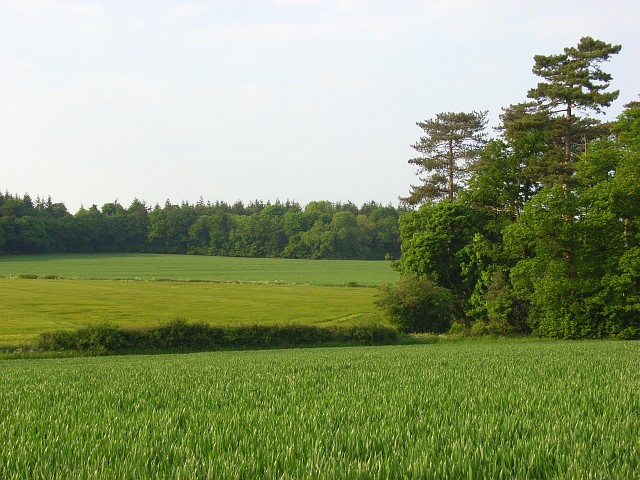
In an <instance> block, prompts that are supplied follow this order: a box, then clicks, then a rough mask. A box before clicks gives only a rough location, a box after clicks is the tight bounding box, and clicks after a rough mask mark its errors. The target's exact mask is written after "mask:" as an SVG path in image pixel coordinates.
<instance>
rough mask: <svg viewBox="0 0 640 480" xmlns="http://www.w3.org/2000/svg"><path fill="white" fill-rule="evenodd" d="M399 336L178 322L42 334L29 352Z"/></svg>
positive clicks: (364, 330)
mask: <svg viewBox="0 0 640 480" xmlns="http://www.w3.org/2000/svg"><path fill="white" fill-rule="evenodd" d="M396 340H397V331H396V330H395V329H394V328H391V327H389V326H387V325H380V324H375V323H369V324H360V325H349V326H330V327H319V326H311V325H296V324H285V325H237V326H211V325H208V324H205V323H188V322H187V321H186V320H184V319H181V318H178V319H175V320H172V321H170V322H167V323H166V324H163V325H160V326H157V327H149V328H135V329H123V328H120V327H117V326H115V325H112V324H108V323H103V324H97V325H89V326H87V327H84V328H81V329H79V330H76V331H54V332H46V333H42V334H40V335H39V336H38V338H37V339H36V340H35V341H34V342H33V343H32V344H31V349H32V350H34V351H38V352H46V351H77V352H80V353H83V354H87V355H107V354H113V353H123V352H140V351H142V352H166V351H206V350H219V349H238V348H274V347H294V346H305V345H322V344H328V343H341V344H349V345H376V344H387V343H394V342H395V341H396Z"/></svg>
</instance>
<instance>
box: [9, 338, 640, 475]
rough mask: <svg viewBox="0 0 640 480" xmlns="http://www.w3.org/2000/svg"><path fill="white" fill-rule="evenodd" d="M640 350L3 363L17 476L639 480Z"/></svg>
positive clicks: (313, 353) (399, 350)
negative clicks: (605, 479)
mask: <svg viewBox="0 0 640 480" xmlns="http://www.w3.org/2000/svg"><path fill="white" fill-rule="evenodd" d="M639 355H640V345H639V344H638V343H633V342H582V343H575V342H574V343H572V342H558V341H531V340H528V341H514V340H509V341H494V342H471V343H469V342H465V343H462V344H459V343H458V344H446V343H440V344H434V345H407V346H387V347H348V348H327V349H308V350H297V349H292V350H279V351H249V352H213V353H199V354H189V355H159V356H135V357H129V356H116V357H102V358H67V359H57V360H53V359H49V360H11V361H2V362H1V366H2V368H0V385H2V388H1V389H0V431H2V433H3V448H2V449H1V450H0V477H1V478H7V479H11V478H185V479H186V478H438V479H439V478H569V479H571V478H575V479H577V478H637V473H638V471H639V470H638V469H639V468H640V435H639V433H640V416H639V414H638V412H640V393H639V392H640V372H639V371H638V369H637V361H638V358H639Z"/></svg>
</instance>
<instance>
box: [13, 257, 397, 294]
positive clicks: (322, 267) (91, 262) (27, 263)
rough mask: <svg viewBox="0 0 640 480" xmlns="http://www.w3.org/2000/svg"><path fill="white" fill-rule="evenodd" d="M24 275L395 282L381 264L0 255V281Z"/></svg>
mask: <svg viewBox="0 0 640 480" xmlns="http://www.w3.org/2000/svg"><path fill="white" fill-rule="evenodd" d="M29 274H33V275H38V276H42V277H45V276H58V277H63V278H73V279H103V280H105V279H108V280H118V279H123V280H164V279H170V280H202V281H213V282H245V283H246V282H260V283H286V284H310V285H333V286H340V285H360V286H370V287H371V286H376V285H380V284H381V283H387V282H394V281H395V280H396V279H397V278H398V274H397V272H394V271H393V270H392V269H391V266H390V263H389V262H385V261H363V260H298V259H283V258H240V257H209V256H199V255H142V254H86V255H81V254H68V255H18V256H8V257H0V277H9V276H14V277H15V276H19V275H29Z"/></svg>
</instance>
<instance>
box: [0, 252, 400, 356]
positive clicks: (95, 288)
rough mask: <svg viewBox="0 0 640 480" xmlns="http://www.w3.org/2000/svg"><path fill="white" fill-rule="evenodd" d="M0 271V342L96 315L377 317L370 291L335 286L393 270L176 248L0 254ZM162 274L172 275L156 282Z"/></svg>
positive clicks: (381, 277) (368, 281)
mask: <svg viewBox="0 0 640 480" xmlns="http://www.w3.org/2000/svg"><path fill="white" fill-rule="evenodd" d="M0 274H1V275H2V276H3V277H5V278H0V304H1V305H2V309H3V311H2V316H3V321H2V323H0V346H3V345H5V346H9V345H17V344H20V343H24V342H27V341H29V340H32V339H33V338H35V337H36V336H37V335H38V334H39V333H41V332H44V331H51V330H58V329H60V330H69V329H77V328H80V327H83V326H85V325H88V324H95V323H100V322H111V323H114V324H116V325H118V326H122V327H145V326H149V325H157V324H159V323H162V322H165V321H168V320H171V319H175V318H184V319H186V320H188V321H191V322H205V323H209V324H212V325H238V324H256V325H265V324H283V323H302V324H310V325H337V324H345V323H346V324H348V323H353V322H366V321H370V320H372V319H373V320H381V319H380V314H379V313H378V312H377V311H376V308H375V306H374V305H373V298H374V296H375V294H376V290H375V289H373V288H347V287H345V286H346V285H350V286H373V285H377V284H380V283H383V282H385V281H393V280H394V279H395V278H396V276H397V274H396V273H395V272H394V271H393V270H392V269H391V268H390V266H389V263H388V262H369V261H352V262H350V261H345V262H332V261H305V260H284V259H247V258H223V257H196V256H185V255H46V256H31V257H29V256H19V257H3V258H1V259H0ZM20 276H23V277H24V276H26V277H30V276H34V277H35V276H37V277H39V278H37V279H27V278H18V277H20ZM52 277H59V278H52ZM163 279H164V280H173V281H158V280H163Z"/></svg>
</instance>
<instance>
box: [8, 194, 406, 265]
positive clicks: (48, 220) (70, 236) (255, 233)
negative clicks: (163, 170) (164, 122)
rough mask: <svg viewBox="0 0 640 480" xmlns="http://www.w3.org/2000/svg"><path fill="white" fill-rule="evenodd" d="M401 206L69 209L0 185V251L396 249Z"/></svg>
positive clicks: (293, 254) (344, 254)
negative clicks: (1, 191) (74, 210)
mask: <svg viewBox="0 0 640 480" xmlns="http://www.w3.org/2000/svg"><path fill="white" fill-rule="evenodd" d="M399 213H400V212H399V210H398V209H396V208H395V207H393V206H390V205H388V206H383V205H381V204H378V203H376V202H369V203H365V204H364V205H362V206H361V207H358V206H356V205H354V204H353V203H351V202H347V203H332V202H328V201H319V202H310V203H309V204H307V205H306V206H305V207H304V208H303V207H301V206H300V204H298V203H296V202H289V201H287V202H286V203H281V202H279V201H277V202H275V203H270V202H267V203H264V202H261V201H254V202H251V203H249V204H248V205H247V206H245V205H244V204H243V203H242V202H236V203H234V204H233V205H229V204H227V203H224V202H216V203H215V204H212V203H210V202H207V203H205V202H204V201H202V200H201V201H199V202H197V203H195V204H190V203H186V202H183V203H181V204H180V205H176V204H172V203H170V202H169V201H168V200H167V202H166V203H165V204H164V206H160V205H156V206H155V207H153V208H150V207H149V206H147V205H146V204H145V203H144V202H142V201H139V200H137V199H136V200H134V201H133V202H132V203H131V205H130V206H129V207H128V208H125V207H123V206H122V205H120V204H119V203H118V202H117V201H116V202H114V203H107V204H104V205H103V206H102V208H98V207H97V206H96V205H93V206H92V207H90V208H88V209H87V208H80V210H78V212H77V213H76V214H75V215H73V214H71V213H70V212H69V211H68V210H67V208H66V206H65V205H64V204H63V203H54V202H53V201H52V200H51V198H48V199H41V198H37V199H36V200H35V201H33V200H32V199H31V197H30V196H29V195H27V194H25V195H24V196H22V197H20V196H19V195H13V194H10V193H8V192H5V193H4V194H3V193H0V255H7V254H33V253H88V252H146V253H182V254H199V255H221V256H238V257H288V258H310V259H368V260H369V259H370V260H378V259H384V258H398V257H399V256H400V234H399V228H398V217H399Z"/></svg>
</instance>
